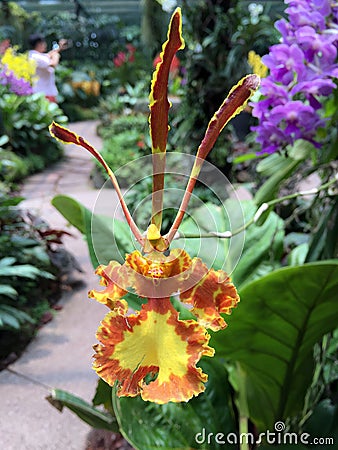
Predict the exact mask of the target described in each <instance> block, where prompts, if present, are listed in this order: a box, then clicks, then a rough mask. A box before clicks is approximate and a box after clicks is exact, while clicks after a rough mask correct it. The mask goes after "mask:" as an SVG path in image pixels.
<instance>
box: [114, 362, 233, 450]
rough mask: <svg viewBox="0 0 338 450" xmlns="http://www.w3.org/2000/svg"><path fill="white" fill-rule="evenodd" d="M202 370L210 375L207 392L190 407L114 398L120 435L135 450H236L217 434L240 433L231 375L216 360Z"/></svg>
mask: <svg viewBox="0 0 338 450" xmlns="http://www.w3.org/2000/svg"><path fill="white" fill-rule="evenodd" d="M201 366H202V367H203V370H204V371H205V372H206V373H208V375H209V381H208V382H207V386H206V390H205V392H204V393H203V394H200V395H199V396H198V397H195V398H193V399H192V400H190V401H189V402H188V403H168V404H166V405H157V404H155V403H149V402H144V401H143V400H142V399H141V398H139V397H136V398H126V397H123V398H118V397H116V395H115V394H113V405H114V411H115V415H116V418H117V420H118V422H119V425H120V431H121V433H122V434H123V435H124V436H125V438H126V439H127V440H128V441H129V442H130V443H131V444H132V445H133V447H134V448H135V449H139V450H155V449H159V448H161V449H163V450H175V449H177V450H178V449H179V450H185V449H186V450H188V449H208V450H213V449H220V448H227V449H234V448H236V447H235V446H231V445H228V446H225V445H224V444H217V443H216V440H215V436H216V434H217V433H224V436H226V435H227V434H228V433H234V432H235V431H236V425H235V419H234V413H233V407H232V398H231V387H230V385H229V382H228V376H227V372H226V370H225V369H224V366H223V365H221V364H220V363H218V362H217V361H216V360H215V359H213V360H203V361H202V363H201ZM199 433H200V434H199ZM208 433H209V443H208ZM210 433H211V435H210ZM224 439H225V438H224Z"/></svg>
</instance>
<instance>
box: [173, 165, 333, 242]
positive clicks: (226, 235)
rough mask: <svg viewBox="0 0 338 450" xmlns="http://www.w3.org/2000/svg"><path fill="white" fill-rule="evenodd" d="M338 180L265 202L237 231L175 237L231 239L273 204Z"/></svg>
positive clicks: (302, 194) (322, 189) (178, 236)
mask: <svg viewBox="0 0 338 450" xmlns="http://www.w3.org/2000/svg"><path fill="white" fill-rule="evenodd" d="M337 181H338V174H336V176H335V177H334V178H332V179H331V180H329V181H328V182H327V183H324V184H322V185H321V186H319V187H318V188H314V189H309V190H306V191H300V192H295V193H294V194H289V195H284V196H283V197H279V198H276V199H274V200H270V201H269V202H266V203H263V204H262V205H261V206H260V207H259V208H258V209H257V211H256V213H255V214H254V216H253V217H252V218H251V219H250V220H248V221H247V222H246V223H245V224H244V225H242V226H241V227H239V228H237V230H235V231H225V232H216V231H210V232H208V233H201V234H194V233H191V234H189V233H185V234H181V235H180V234H178V235H176V236H175V237H174V238H173V239H175V240H177V239H182V238H183V239H201V238H203V239H205V238H215V237H217V238H219V239H230V238H232V237H233V236H236V235H237V234H240V233H242V231H244V230H246V229H247V228H248V227H249V226H250V225H252V224H253V223H256V222H257V221H258V219H259V218H260V217H261V215H262V214H263V213H264V212H265V211H267V210H268V209H269V208H271V207H272V206H274V205H277V204H278V203H281V202H283V201H285V200H291V199H294V198H297V197H302V196H304V195H315V194H318V193H319V192H321V191H324V190H326V189H328V188H330V187H331V186H333V185H334V184H335V183H337ZM182 203H183V202H182ZM176 232H177V230H176V231H175V233H176ZM168 236H169V235H168Z"/></svg>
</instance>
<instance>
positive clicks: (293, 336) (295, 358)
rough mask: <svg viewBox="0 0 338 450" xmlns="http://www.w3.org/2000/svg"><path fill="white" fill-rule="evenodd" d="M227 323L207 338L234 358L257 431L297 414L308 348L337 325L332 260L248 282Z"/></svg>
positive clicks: (308, 372)
mask: <svg viewBox="0 0 338 450" xmlns="http://www.w3.org/2000/svg"><path fill="white" fill-rule="evenodd" d="M240 296H241V302H240V304H239V306H238V308H237V309H236V310H235V311H234V312H233V313H232V315H231V316H227V322H228V324H229V327H228V328H227V329H226V330H224V331H220V332H218V333H215V334H214V335H213V337H212V342H211V345H212V346H214V347H215V349H216V355H217V356H218V357H219V358H227V359H228V360H229V361H231V362H232V363H235V362H239V363H240V365H241V368H242V370H243V372H244V373H245V377H246V384H247V392H248V398H247V401H248V405H249V411H250V417H251V418H252V419H253V421H254V422H255V423H256V425H257V426H258V427H259V428H260V429H261V430H266V429H270V430H273V427H272V426H273V424H274V422H275V421H277V420H285V419H286V418H287V417H289V416H292V415H294V414H297V413H298V412H299V411H300V410H301V408H302V406H303V402H304V396H305V393H306V391H307V389H308V387H309V385H310V383H311V379H312V376H313V373H312V372H313V366H314V363H313V346H314V344H315V343H316V342H318V341H319V340H320V339H321V338H322V336H323V335H324V334H326V333H328V332H330V331H332V330H333V329H335V328H336V326H337V320H338V309H337V296H338V262H337V260H332V261H325V262H320V263H312V264H306V265H303V266H296V267H288V268H284V269H279V270H276V271H275V272H273V273H271V274H269V275H266V276H265V277H262V278H261V279H259V280H256V281H253V282H252V283H250V284H247V285H246V286H245V287H244V288H243V289H241V290H240Z"/></svg>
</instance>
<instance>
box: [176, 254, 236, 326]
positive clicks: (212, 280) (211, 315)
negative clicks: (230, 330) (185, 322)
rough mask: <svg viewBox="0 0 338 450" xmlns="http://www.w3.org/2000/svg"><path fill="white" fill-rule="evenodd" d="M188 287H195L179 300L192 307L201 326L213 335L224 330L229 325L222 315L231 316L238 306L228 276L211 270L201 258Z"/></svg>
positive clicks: (194, 266) (194, 261)
mask: <svg viewBox="0 0 338 450" xmlns="http://www.w3.org/2000/svg"><path fill="white" fill-rule="evenodd" d="M188 283H189V284H191V285H193V287H192V288H190V289H187V290H184V292H181V293H180V299H181V301H182V302H185V303H188V304H191V305H192V306H193V308H192V310H191V312H192V313H193V314H194V315H195V316H196V317H197V318H198V321H199V323H200V324H201V325H203V326H205V327H206V328H210V329H211V330H213V331H218V330H220V329H222V328H225V327H226V322H225V320H224V319H223V317H222V316H221V315H220V314H222V313H223V314H231V310H232V308H234V307H236V305H237V303H238V302H239V295H238V293H237V291H236V288H235V286H234V285H233V284H232V283H231V280H230V278H229V277H228V275H227V274H226V273H225V272H223V271H222V270H218V271H216V270H214V269H210V270H209V269H208V268H207V266H206V265H205V264H203V262H202V261H201V260H200V259H199V258H194V259H193V261H192V269H191V274H190V277H189V278H188ZM183 289H184V285H183Z"/></svg>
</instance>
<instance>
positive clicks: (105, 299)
mask: <svg viewBox="0 0 338 450" xmlns="http://www.w3.org/2000/svg"><path fill="white" fill-rule="evenodd" d="M121 269H122V271H121ZM95 273H96V274H97V275H100V276H101V280H100V284H101V285H103V286H105V287H106V288H105V289H104V290H102V291H97V290H95V289H92V290H91V291H89V293H88V297H90V298H95V300H97V301H98V302H99V303H103V304H104V305H106V306H108V308H110V309H111V310H113V309H118V311H119V313H120V314H124V313H125V312H127V310H128V304H127V302H126V301H125V300H123V299H122V297H123V296H124V295H125V294H126V293H127V290H126V289H123V288H122V287H121V286H122V285H123V284H124V282H123V281H122V275H123V268H122V266H121V264H119V263H118V262H116V261H111V262H110V263H109V264H108V265H107V266H104V265H100V266H99V267H98V268H97V269H96V271H95ZM123 279H124V278H123Z"/></svg>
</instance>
